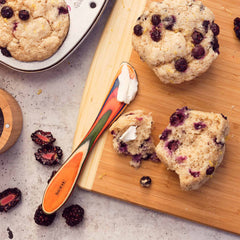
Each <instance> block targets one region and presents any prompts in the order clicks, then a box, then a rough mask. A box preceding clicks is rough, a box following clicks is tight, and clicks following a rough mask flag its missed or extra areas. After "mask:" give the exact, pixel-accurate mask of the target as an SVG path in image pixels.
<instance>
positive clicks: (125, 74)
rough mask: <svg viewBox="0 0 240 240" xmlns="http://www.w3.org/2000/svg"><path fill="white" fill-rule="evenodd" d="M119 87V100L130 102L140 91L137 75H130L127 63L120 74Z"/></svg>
mask: <svg viewBox="0 0 240 240" xmlns="http://www.w3.org/2000/svg"><path fill="white" fill-rule="evenodd" d="M118 80H119V87H118V94H117V100H118V101H119V102H124V103H126V104H129V103H130V102H131V101H132V100H133V99H134V98H135V96H136V94H137V91H138V81H137V78H136V76H135V77H134V78H131V77H130V74H129V70H128V66H127V63H123V67H122V72H121V74H120V75H119V76H118Z"/></svg>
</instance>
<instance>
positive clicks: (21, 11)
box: [18, 10, 30, 21]
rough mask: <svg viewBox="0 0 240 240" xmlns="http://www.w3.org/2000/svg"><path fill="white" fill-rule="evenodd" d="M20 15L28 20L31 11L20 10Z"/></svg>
mask: <svg viewBox="0 0 240 240" xmlns="http://www.w3.org/2000/svg"><path fill="white" fill-rule="evenodd" d="M18 16H19V18H20V19H21V20H23V21H26V20H28V19H29V17H30V15H29V12H28V11H27V10H20V11H19V14H18Z"/></svg>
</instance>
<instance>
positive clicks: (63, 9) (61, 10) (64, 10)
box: [58, 7, 68, 14]
mask: <svg viewBox="0 0 240 240" xmlns="http://www.w3.org/2000/svg"><path fill="white" fill-rule="evenodd" d="M58 14H68V8H67V7H59V8H58Z"/></svg>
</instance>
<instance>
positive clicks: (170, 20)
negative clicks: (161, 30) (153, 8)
mask: <svg viewBox="0 0 240 240" xmlns="http://www.w3.org/2000/svg"><path fill="white" fill-rule="evenodd" d="M175 22H176V17H175V16H173V15H172V16H168V17H165V18H164V19H163V24H164V27H165V28H166V29H167V30H172V28H173V25H174V24H175Z"/></svg>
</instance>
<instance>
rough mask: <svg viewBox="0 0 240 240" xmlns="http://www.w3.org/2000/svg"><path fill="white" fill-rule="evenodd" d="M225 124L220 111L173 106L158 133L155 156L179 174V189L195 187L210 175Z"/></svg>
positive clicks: (220, 153) (222, 147) (222, 143)
mask: <svg viewBox="0 0 240 240" xmlns="http://www.w3.org/2000/svg"><path fill="white" fill-rule="evenodd" d="M228 131H229V124H228V120H227V117H225V116H224V115H223V114H218V113H211V112H201V111H196V110H190V109H188V108H187V107H184V108H182V109H177V110H176V112H175V113H173V114H172V116H171V117H170V123H169V125H168V126H167V128H166V129H165V130H164V131H163V133H162V134H161V136H160V142H159V144H158V145H157V147H156V153H157V156H158V157H159V158H160V159H161V161H162V162H163V163H164V164H165V165H166V166H167V167H168V169H170V170H173V171H175V172H176V173H177V174H178V175H179V180H180V185H181V188H182V189H183V190H195V189H198V188H199V187H200V186H201V185H202V184H204V183H205V182H206V181H207V180H208V179H209V178H210V177H211V176H213V174H214V172H215V170H216V168H217V167H218V166H219V165H220V163H221V162H222V159H223V155H224V152H225V138H226V136H227V135H228Z"/></svg>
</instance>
